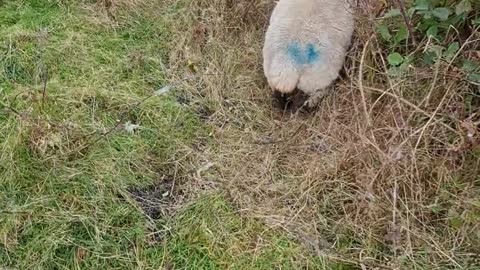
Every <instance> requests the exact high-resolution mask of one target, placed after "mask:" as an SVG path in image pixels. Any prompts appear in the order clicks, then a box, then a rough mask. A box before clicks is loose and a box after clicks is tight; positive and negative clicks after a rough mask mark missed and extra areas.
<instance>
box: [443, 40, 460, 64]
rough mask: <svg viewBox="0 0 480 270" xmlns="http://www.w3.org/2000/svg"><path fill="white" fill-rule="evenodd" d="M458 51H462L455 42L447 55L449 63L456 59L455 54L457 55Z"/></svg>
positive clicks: (449, 47) (448, 49)
mask: <svg viewBox="0 0 480 270" xmlns="http://www.w3.org/2000/svg"><path fill="white" fill-rule="evenodd" d="M458 49H460V45H459V43H458V42H453V43H452V44H450V45H449V46H448V48H447V51H446V53H445V58H446V59H447V60H448V61H450V60H452V58H453V57H455V54H456V53H457V51H458Z"/></svg>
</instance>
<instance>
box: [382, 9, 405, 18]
mask: <svg viewBox="0 0 480 270" xmlns="http://www.w3.org/2000/svg"><path fill="white" fill-rule="evenodd" d="M400 15H402V13H401V12H400V9H398V8H392V9H390V10H389V11H388V12H387V13H385V15H383V17H384V18H391V17H396V16H400Z"/></svg>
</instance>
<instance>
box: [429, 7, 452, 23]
mask: <svg viewBox="0 0 480 270" xmlns="http://www.w3.org/2000/svg"><path fill="white" fill-rule="evenodd" d="M432 15H433V16H435V17H437V18H438V19H440V20H441V21H446V20H447V19H448V16H450V10H449V9H448V8H443V7H439V8H434V9H433V11H432Z"/></svg>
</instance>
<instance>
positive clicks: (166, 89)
mask: <svg viewBox="0 0 480 270" xmlns="http://www.w3.org/2000/svg"><path fill="white" fill-rule="evenodd" d="M171 89H172V86H171V85H166V86H164V87H162V88H160V89H158V90H157V91H155V92H154V93H153V94H154V95H155V96H161V95H165V94H166V93H168V92H170V90H171Z"/></svg>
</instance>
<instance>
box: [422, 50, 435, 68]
mask: <svg viewBox="0 0 480 270" xmlns="http://www.w3.org/2000/svg"><path fill="white" fill-rule="evenodd" d="M437 58H438V57H437V54H436V53H435V52H432V51H426V52H425V53H424V54H423V63H424V64H425V65H427V66H431V65H433V64H434V63H435V62H436V60H437Z"/></svg>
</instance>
